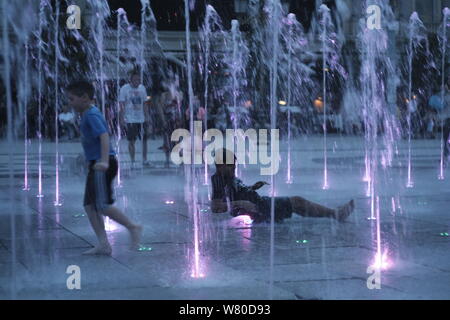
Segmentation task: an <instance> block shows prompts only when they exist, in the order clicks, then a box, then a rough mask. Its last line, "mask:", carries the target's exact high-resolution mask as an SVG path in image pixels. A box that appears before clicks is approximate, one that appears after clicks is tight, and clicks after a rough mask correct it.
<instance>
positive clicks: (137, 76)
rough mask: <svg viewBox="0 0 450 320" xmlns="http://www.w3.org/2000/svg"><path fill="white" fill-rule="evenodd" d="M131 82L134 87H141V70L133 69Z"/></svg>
mask: <svg viewBox="0 0 450 320" xmlns="http://www.w3.org/2000/svg"><path fill="white" fill-rule="evenodd" d="M130 83H131V86H132V87H133V88H137V87H139V85H140V84H141V73H140V72H139V71H136V70H135V71H133V72H131V74H130Z"/></svg>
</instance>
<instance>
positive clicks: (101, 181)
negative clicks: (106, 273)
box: [67, 81, 142, 255]
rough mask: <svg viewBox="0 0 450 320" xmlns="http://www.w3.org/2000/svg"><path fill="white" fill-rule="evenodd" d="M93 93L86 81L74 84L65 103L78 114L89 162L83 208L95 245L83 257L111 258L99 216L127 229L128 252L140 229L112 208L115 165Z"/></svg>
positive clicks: (137, 244) (136, 245) (116, 209)
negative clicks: (96, 242) (93, 234)
mask: <svg viewBox="0 0 450 320" xmlns="http://www.w3.org/2000/svg"><path fill="white" fill-rule="evenodd" d="M94 93H95V89H94V87H93V86H92V84H90V83H89V82H87V81H77V82H74V83H72V84H70V85H69V86H68V87H67V97H68V100H69V104H70V105H71V107H72V108H74V109H75V111H77V112H79V113H80V114H81V123H80V132H81V143H82V145H83V149H84V154H85V157H86V161H88V162H89V172H88V175H87V179H86V188H85V194H84V209H85V211H86V213H87V215H88V217H89V221H90V223H91V226H92V228H93V229H94V232H95V234H96V236H97V238H98V242H99V243H98V245H97V246H95V247H94V248H92V249H90V250H88V251H86V252H84V254H96V255H111V252H112V250H111V245H110V244H109V242H108V238H107V236H106V231H105V225H104V221H103V216H102V215H105V216H107V217H109V218H111V219H113V220H114V221H116V222H117V223H119V224H121V225H123V226H124V227H126V228H127V229H128V230H129V232H130V235H131V242H132V246H131V248H132V249H137V248H138V246H139V242H140V238H141V234H142V226H140V225H137V224H134V223H133V222H131V221H130V220H129V219H128V218H127V217H126V216H125V215H124V214H123V213H122V211H120V210H119V209H118V208H116V207H114V206H113V204H114V190H113V181H114V178H115V177H116V175H117V170H118V163H117V159H116V153H115V151H114V149H113V148H112V146H111V142H110V140H109V134H108V127H107V124H106V121H105V118H104V117H103V114H102V113H101V112H100V110H99V109H98V108H97V107H95V106H94V105H93V100H94Z"/></svg>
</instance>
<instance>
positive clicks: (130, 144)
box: [128, 141, 136, 163]
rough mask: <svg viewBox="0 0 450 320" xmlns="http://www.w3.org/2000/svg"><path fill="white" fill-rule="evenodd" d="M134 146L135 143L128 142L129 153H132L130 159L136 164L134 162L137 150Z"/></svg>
mask: <svg viewBox="0 0 450 320" xmlns="http://www.w3.org/2000/svg"><path fill="white" fill-rule="evenodd" d="M134 144H135V141H129V142H128V152H129V153H130V159H131V162H132V163H134V160H135V157H136V148H135V146H134Z"/></svg>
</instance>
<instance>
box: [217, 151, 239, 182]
mask: <svg viewBox="0 0 450 320" xmlns="http://www.w3.org/2000/svg"><path fill="white" fill-rule="evenodd" d="M221 156H222V158H221ZM227 159H228V161H227ZM215 164H216V172H217V173H218V174H221V175H223V176H226V177H234V172H235V169H236V156H235V155H234V153H233V152H232V151H230V150H228V149H219V150H217V151H216V156H215Z"/></svg>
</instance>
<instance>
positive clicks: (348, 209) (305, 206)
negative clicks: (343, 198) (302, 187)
mask: <svg viewBox="0 0 450 320" xmlns="http://www.w3.org/2000/svg"><path fill="white" fill-rule="evenodd" d="M290 200H291V205H292V210H293V211H294V212H295V213H297V214H299V215H301V216H303V217H314V218H334V219H336V220H338V221H340V222H343V221H345V220H346V219H347V218H348V216H349V215H350V214H351V213H352V212H353V210H354V209H355V203H354V201H353V200H351V201H350V202H348V203H346V204H345V205H343V206H341V207H339V208H337V209H335V210H334V209H330V208H327V207H324V206H322V205H320V204H318V203H314V202H311V201H308V200H306V199H304V198H302V197H292V198H290Z"/></svg>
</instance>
